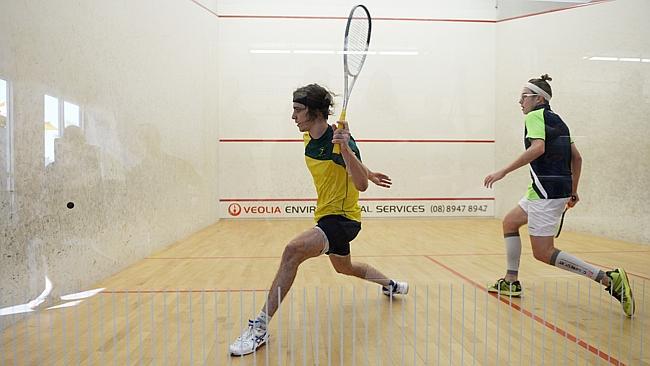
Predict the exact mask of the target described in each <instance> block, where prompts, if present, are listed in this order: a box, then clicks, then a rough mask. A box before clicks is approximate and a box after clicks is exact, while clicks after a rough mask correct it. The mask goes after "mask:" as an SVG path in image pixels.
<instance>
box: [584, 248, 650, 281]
mask: <svg viewBox="0 0 650 366" xmlns="http://www.w3.org/2000/svg"><path fill="white" fill-rule="evenodd" d="M612 253H618V251H616V252H612ZM623 253H628V252H623ZM585 262H587V263H591V264H593V265H594V266H598V267H601V268H609V269H614V268H616V267H611V266H605V265H602V264H598V263H594V262H592V261H587V260H586V261H585ZM625 273H627V274H629V275H631V276H634V277H639V278H643V279H644V280H650V277H646V276H645V275H640V274H635V273H632V272H629V271H627V270H626V271H625Z"/></svg>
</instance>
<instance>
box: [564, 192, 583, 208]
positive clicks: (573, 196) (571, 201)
mask: <svg viewBox="0 0 650 366" xmlns="http://www.w3.org/2000/svg"><path fill="white" fill-rule="evenodd" d="M578 201H580V196H578V193H572V194H571V198H569V201H568V202H567V203H566V205H567V207H569V208H572V207H573V206H575V205H577V204H578Z"/></svg>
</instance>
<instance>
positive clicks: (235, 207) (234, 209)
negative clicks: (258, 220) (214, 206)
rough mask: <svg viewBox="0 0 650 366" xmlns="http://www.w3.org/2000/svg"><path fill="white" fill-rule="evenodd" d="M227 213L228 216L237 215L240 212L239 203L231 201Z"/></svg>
mask: <svg viewBox="0 0 650 366" xmlns="http://www.w3.org/2000/svg"><path fill="white" fill-rule="evenodd" d="M228 213H229V214H230V216H239V214H240V213H241V206H240V205H239V203H231V204H230V206H228Z"/></svg>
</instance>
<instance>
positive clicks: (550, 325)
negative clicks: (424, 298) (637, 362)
mask: <svg viewBox="0 0 650 366" xmlns="http://www.w3.org/2000/svg"><path fill="white" fill-rule="evenodd" d="M426 258H427V259H429V260H430V261H432V262H433V263H435V264H437V265H438V266H440V267H442V268H444V269H446V270H447V271H449V272H451V273H453V274H454V275H456V276H457V277H460V278H461V279H463V280H464V281H466V282H469V283H470V284H471V285H473V286H474V287H476V288H478V289H479V290H481V291H483V292H487V293H488V294H489V295H491V296H492V297H494V298H497V299H498V300H499V301H501V302H502V303H504V304H506V305H508V306H510V307H511V308H513V309H515V310H517V311H519V312H520V313H522V314H524V315H525V316H527V317H528V318H531V319H533V320H535V321H536V322H537V323H539V324H542V325H543V326H545V327H547V328H549V329H550V330H552V331H554V332H555V333H557V334H559V335H560V336H562V337H565V338H566V339H568V340H570V341H571V342H573V343H577V344H578V345H579V346H580V347H582V348H584V349H586V350H588V351H589V352H591V353H593V354H595V355H597V356H598V357H600V358H602V359H603V360H605V361H609V363H611V364H612V365H624V363H622V362H621V361H619V360H618V359H616V358H614V357H612V356H610V355H609V354H607V353H606V352H604V351H602V350H600V349H598V348H597V347H595V346H592V345H591V344H589V343H587V342H586V341H585V340H583V339H578V338H577V337H576V336H575V335H573V334H571V333H569V332H567V331H566V330H564V329H562V328H560V327H558V326H557V325H554V324H553V323H551V322H549V321H547V320H544V319H543V318H542V317H540V316H538V315H535V314H534V313H533V312H531V311H529V310H527V309H524V308H522V307H521V306H519V305H518V304H516V303H513V302H512V301H511V299H510V298H509V297H504V296H498V295H496V294H493V293H490V292H488V291H487V289H486V288H485V286H483V285H481V284H479V283H478V282H475V281H474V280H472V279H470V278H469V277H466V276H465V275H463V274H462V273H460V272H458V271H456V270H454V269H453V268H451V267H449V266H446V265H444V264H442V263H441V262H439V261H437V260H435V259H434V258H431V257H428V256H427V257H426Z"/></svg>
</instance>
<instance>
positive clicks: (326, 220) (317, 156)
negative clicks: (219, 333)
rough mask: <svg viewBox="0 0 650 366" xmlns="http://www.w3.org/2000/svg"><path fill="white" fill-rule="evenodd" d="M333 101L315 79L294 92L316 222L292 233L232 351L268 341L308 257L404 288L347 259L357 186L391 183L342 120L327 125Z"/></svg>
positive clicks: (386, 289) (355, 227)
mask: <svg viewBox="0 0 650 366" xmlns="http://www.w3.org/2000/svg"><path fill="white" fill-rule="evenodd" d="M333 105H334V103H333V96H332V94H331V93H330V92H329V91H328V90H327V89H325V88H323V87H322V86H320V85H317V84H310V85H307V86H304V87H301V88H298V89H297V90H296V91H294V93H293V115H292V117H291V118H292V119H293V120H294V121H295V123H296V126H297V127H298V130H300V132H302V133H303V140H304V143H305V162H306V164H307V168H308V169H309V172H310V173H311V175H312V178H313V180H314V186H315V187H316V193H317V196H318V200H317V203H316V212H315V213H314V220H315V221H316V226H315V227H313V228H311V229H308V230H307V231H305V232H303V233H301V234H299V235H298V236H296V237H295V238H294V239H292V240H291V241H290V242H289V244H287V246H286V247H285V249H284V253H282V260H281V262H280V268H279V269H278V272H277V273H276V275H275V278H274V279H273V282H272V284H271V288H270V290H269V295H268V298H267V302H266V304H264V306H263V307H262V310H261V311H260V313H259V315H258V316H257V318H255V319H254V320H249V321H248V328H247V329H245V330H244V331H243V333H242V334H241V336H239V337H238V338H237V339H236V340H235V341H234V342H233V343H232V344H231V345H230V354H231V355H234V356H241V355H246V354H249V353H252V352H254V351H255V350H256V349H257V348H258V347H260V346H262V345H263V344H265V343H266V342H267V340H268V338H269V334H268V332H267V325H268V324H269V322H270V320H271V317H273V315H274V314H275V312H276V311H277V309H278V306H279V305H280V304H279V301H278V296H279V299H280V301H282V299H284V297H285V295H286V294H287V293H288V292H289V289H290V288H291V285H292V284H293V281H294V279H295V277H296V273H297V272H298V267H299V266H300V264H301V263H302V262H304V261H306V260H307V259H309V258H314V257H318V256H320V255H322V254H326V255H328V256H329V259H330V262H331V263H332V266H333V267H334V269H335V270H336V272H338V273H341V274H345V275H348V276H355V277H358V278H361V279H364V280H367V281H371V282H374V283H377V284H379V285H381V286H382V291H383V293H384V294H385V295H387V296H393V295H395V294H406V293H407V292H408V284H407V283H406V282H400V281H395V280H391V279H389V278H388V277H386V276H385V275H384V274H382V273H381V272H379V271H378V270H377V269H375V268H374V267H372V266H370V265H369V264H366V263H361V262H353V261H352V258H351V256H350V241H352V240H353V239H354V238H355V237H356V236H357V234H358V233H359V231H360V230H361V208H360V207H359V204H358V201H359V191H361V192H363V191H365V190H366V189H367V188H368V181H371V182H373V183H375V184H377V185H378V186H381V187H385V188H388V187H390V184H391V181H390V178H389V177H388V176H386V175H384V174H382V173H375V172H372V171H370V170H369V169H368V168H367V167H366V166H365V165H364V164H363V163H362V162H361V154H360V152H359V149H358V147H357V145H356V143H355V141H354V139H353V138H352V136H350V131H349V129H348V126H347V123H346V122H339V123H341V124H342V126H343V128H337V125H333V126H330V125H329V124H328V122H327V119H328V117H329V115H330V114H331V108H332V106H333ZM335 144H339V145H340V146H341V149H340V154H338V153H334V151H333V150H334V146H335Z"/></svg>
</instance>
